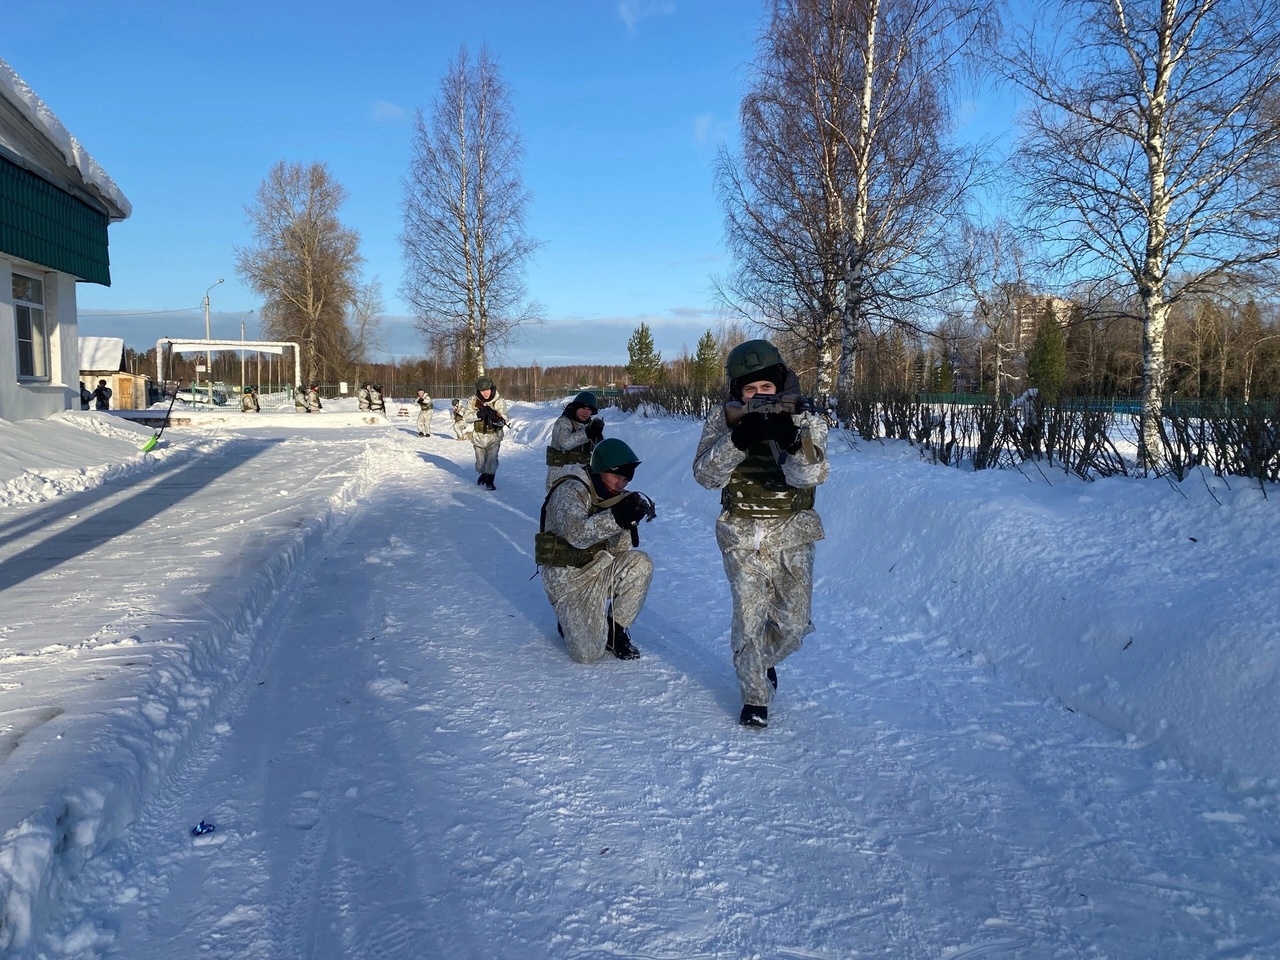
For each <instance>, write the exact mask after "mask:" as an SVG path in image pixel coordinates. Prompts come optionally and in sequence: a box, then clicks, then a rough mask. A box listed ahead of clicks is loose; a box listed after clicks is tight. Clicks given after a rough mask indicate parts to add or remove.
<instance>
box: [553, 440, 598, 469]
mask: <svg viewBox="0 0 1280 960" xmlns="http://www.w3.org/2000/svg"><path fill="white" fill-rule="evenodd" d="M590 462H591V444H589V443H584V444H582V446H580V447H574V448H573V449H572V450H560V449H557V448H556V447H547V466H548V467H568V466H572V465H573V464H575V463H580V464H582V465H583V466H586V465H587V464H589V463H590Z"/></svg>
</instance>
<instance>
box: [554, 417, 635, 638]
mask: <svg viewBox="0 0 1280 960" xmlns="http://www.w3.org/2000/svg"><path fill="white" fill-rule="evenodd" d="M638 466H640V460H639V458H638V457H637V456H636V455H635V452H634V451H633V450H632V449H631V448H630V447H629V446H627V444H625V443H623V442H622V441H621V440H618V439H616V438H610V439H608V440H603V441H601V442H600V443H599V444H597V445H596V448H595V450H594V451H593V452H592V454H591V462H590V463H589V464H588V465H587V466H583V465H581V464H571V465H570V466H568V467H565V469H564V473H563V475H561V476H560V477H558V478H557V479H556V481H555V483H554V484H552V487H551V492H550V493H548V494H547V498H546V499H545V500H544V501H543V502H542V517H541V522H540V524H539V527H538V535H537V536H536V537H535V538H534V557H535V559H536V560H537V562H538V564H539V566H541V568H542V587H543V589H544V590H545V591H546V593H547V599H548V600H550V601H551V606H552V607H554V608H555V611H556V617H557V618H558V620H559V623H558V629H559V631H560V635H561V636H562V637H564V642H565V646H566V647H567V648H568V650H569V656H571V657H572V658H573V659H574V660H576V661H578V662H579V663H593V662H595V661H596V660H599V659H600V658H601V657H603V656H604V655H605V653H606V652H608V653H612V654H613V655H614V656H615V657H617V658H618V659H619V660H635V659H637V658H638V657H639V656H640V651H639V650H637V649H636V648H635V646H634V645H633V644H632V642H631V632H630V628H631V625H632V624H633V623H635V620H636V617H638V616H639V615H640V609H641V608H642V607H643V606H644V601H645V598H646V597H647V596H648V594H649V582H650V581H651V580H652V579H653V561H652V560H650V559H649V555H648V554H647V553H644V552H643V551H641V550H637V549H633V548H635V547H638V546H639V545H640V533H639V531H638V530H637V526H638V524H639V523H640V521H641V520H645V519H648V520H652V519H653V518H654V516H655V515H656V514H657V511H656V509H655V508H654V506H653V501H652V500H650V499H649V498H648V497H646V496H645V495H644V494H642V493H636V492H634V491H632V492H628V491H627V484H628V483H630V482H631V480H632V478H633V477H634V476H635V472H636V467H638Z"/></svg>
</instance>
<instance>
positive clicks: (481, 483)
mask: <svg viewBox="0 0 1280 960" xmlns="http://www.w3.org/2000/svg"><path fill="white" fill-rule="evenodd" d="M487 476H489V475H488V474H487V473H482V474H480V476H478V477H476V486H477V487H483V486H484V478H485V477H487Z"/></svg>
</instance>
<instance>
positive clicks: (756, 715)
mask: <svg viewBox="0 0 1280 960" xmlns="http://www.w3.org/2000/svg"><path fill="white" fill-rule="evenodd" d="M738 723H740V724H742V725H743V726H744V727H757V728H760V729H764V728H765V727H767V726H768V725H769V708H768V707H758V706H756V705H755V704H754V703H744V704H743V705H742V713H741V714H740V715H739V716H738Z"/></svg>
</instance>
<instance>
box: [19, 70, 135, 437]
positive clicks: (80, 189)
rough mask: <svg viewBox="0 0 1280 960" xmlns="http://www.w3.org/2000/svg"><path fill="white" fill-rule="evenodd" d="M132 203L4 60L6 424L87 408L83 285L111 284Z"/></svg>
mask: <svg viewBox="0 0 1280 960" xmlns="http://www.w3.org/2000/svg"><path fill="white" fill-rule="evenodd" d="M131 212H132V211H131V208H130V205H129V201H128V200H127V199H126V198H125V196H124V195H123V194H122V193H121V192H120V189H119V188H118V187H117V186H116V185H115V182H114V181H112V179H111V178H110V177H109V176H107V174H106V173H105V172H104V171H103V170H102V168H101V167H99V166H98V164H97V163H96V162H95V161H94V160H93V158H92V157H90V156H89V155H88V153H86V152H85V150H84V149H83V148H82V147H81V146H80V144H79V142H77V141H76V139H75V138H74V137H73V136H71V134H70V133H68V132H67V129H66V128H65V127H64V126H63V125H62V123H61V122H60V121H59V120H58V118H57V117H56V116H54V114H53V113H52V111H50V110H49V108H48V107H46V106H45V104H44V103H43V102H42V101H41V100H40V98H39V97H37V96H36V95H35V93H34V92H33V91H32V90H31V88H30V87H28V86H27V85H26V83H24V82H23V80H22V78H21V77H19V76H18V75H17V74H16V73H15V72H14V71H13V70H12V68H10V66H9V65H8V64H7V63H6V62H5V61H4V60H0V420H28V419H32V418H37V417H47V416H50V415H52V414H54V413H58V412H60V411H62V410H71V409H75V410H78V409H80V399H79V395H80V384H79V381H80V376H79V374H80V351H79V346H78V342H77V341H78V337H77V325H76V284H77V283H100V284H103V285H104V286H109V285H110V283H111V270H110V259H109V257H108V255H107V227H108V226H109V225H110V224H112V223H117V222H119V221H121V220H124V219H126V218H127V217H128V216H129V214H130V213H131Z"/></svg>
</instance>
